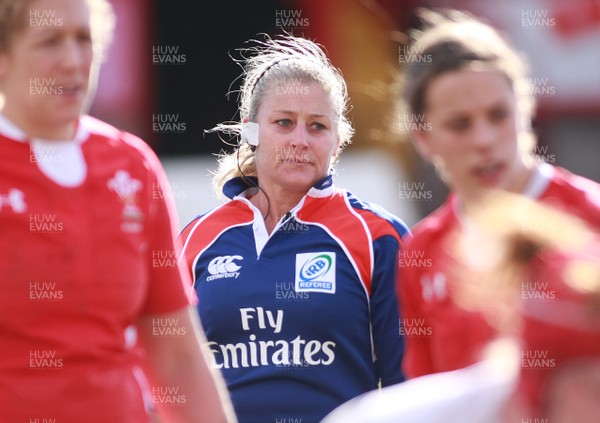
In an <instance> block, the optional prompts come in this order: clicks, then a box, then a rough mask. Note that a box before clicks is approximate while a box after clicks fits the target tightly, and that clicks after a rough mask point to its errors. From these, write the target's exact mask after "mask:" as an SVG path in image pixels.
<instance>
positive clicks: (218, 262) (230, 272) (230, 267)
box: [206, 256, 244, 282]
mask: <svg viewBox="0 0 600 423" xmlns="http://www.w3.org/2000/svg"><path fill="white" fill-rule="evenodd" d="M236 260H244V257H242V256H219V257H215V258H214V259H212V260H211V261H210V263H208V268H207V270H208V273H210V274H211V275H212V276H209V277H207V278H206V281H207V282H210V281H212V280H214V279H222V278H237V277H238V276H239V275H240V272H238V270H240V269H241V268H242V266H240V265H238V264H237V263H236Z"/></svg>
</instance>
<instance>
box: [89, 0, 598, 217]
mask: <svg viewBox="0 0 600 423" xmlns="http://www.w3.org/2000/svg"><path fill="white" fill-rule="evenodd" d="M110 1H111V3H112V4H113V6H114V8H115V12H116V14H117V28H116V34H115V41H114V42H113V44H112V47H111V50H110V52H109V57H108V60H107V62H106V63H105V64H104V66H103V68H102V70H101V74H100V81H99V89H98V93H97V95H96V99H95V102H94V104H93V106H92V110H91V114H92V115H95V116H97V117H99V118H101V119H104V120H106V121H108V122H110V123H112V124H114V125H116V126H118V127H120V128H123V129H125V130H127V131H130V132H132V133H134V134H136V135H138V136H140V137H142V138H143V139H144V140H146V141H147V142H148V143H149V144H150V145H151V146H152V147H153V148H154V150H155V151H156V152H157V153H158V154H159V157H160V159H161V161H162V163H163V165H164V166H165V169H166V170H167V174H168V177H169V180H170V183H171V190H172V193H173V197H174V199H175V201H176V204H177V208H178V213H179V218H180V223H181V225H184V224H185V223H187V222H189V221H190V220H191V219H192V218H193V217H194V216H196V215H197V214H199V213H201V212H204V211H207V210H209V209H211V208H212V207H214V206H215V205H217V204H219V203H220V200H218V199H217V197H216V196H215V194H213V192H212V190H211V186H210V177H211V174H210V172H211V171H213V170H214V169H215V168H216V157H215V154H217V153H219V152H220V151H221V150H223V149H226V148H227V145H225V144H224V143H223V142H221V141H220V140H219V137H218V136H217V135H216V134H205V133H204V130H206V129H209V128H212V127H213V126H215V125H216V124H217V123H219V122H223V121H227V120H231V119H235V118H237V115H236V111H237V94H235V93H232V94H230V95H227V93H229V92H230V91H235V90H236V89H238V88H239V80H237V81H236V78H237V77H238V76H239V74H240V71H241V69H240V68H239V67H238V66H237V65H236V64H235V63H234V62H233V61H232V59H231V57H230V55H231V56H233V57H236V58H239V54H237V53H236V49H237V48H240V47H243V46H244V45H245V44H244V43H245V41H246V40H248V39H252V38H257V37H258V36H259V34H261V33H268V34H270V35H274V34H278V33H282V32H283V31H286V32H289V33H293V34H294V35H303V36H306V37H308V38H310V39H312V40H315V41H317V42H318V43H320V44H322V45H323V46H324V47H325V49H326V51H327V53H328V55H329V57H330V59H331V61H332V62H333V64H334V65H335V66H336V67H338V68H340V69H341V71H342V73H343V75H344V77H345V79H346V81H347V83H348V88H349V92H350V98H351V103H352V106H353V107H352V110H351V113H350V117H351V120H352V122H353V125H354V127H355V128H356V135H355V137H354V140H353V144H352V146H351V147H350V148H348V149H347V150H346V151H345V152H344V153H343V154H342V158H341V161H340V163H339V165H338V169H337V171H338V176H337V178H336V184H337V185H338V186H340V187H344V188H347V189H349V190H350V191H352V192H353V193H354V194H356V195H357V196H359V197H360V198H362V199H364V200H368V201H372V202H376V203H379V204H381V205H383V206H384V207H385V208H387V209H388V210H389V211H391V212H393V213H395V214H397V215H398V216H400V217H401V218H402V219H404V220H405V221H406V222H407V223H408V224H409V225H410V226H412V225H413V224H414V223H416V222H417V221H418V220H419V219H420V218H422V217H423V216H424V215H425V214H427V213H429V212H431V211H433V210H434V209H435V208H437V207H438V206H439V205H441V203H442V202H443V201H444V199H445V196H446V191H445V189H444V187H443V185H442V184H441V182H440V181H439V180H438V179H437V177H436V176H435V174H434V172H433V169H432V168H431V166H429V165H426V164H424V163H423V162H422V161H421V160H420V159H419V158H418V157H417V156H416V154H415V152H414V150H413V148H412V146H411V145H410V142H409V141H408V140H407V139H406V138H405V135H404V134H402V132H401V131H400V123H399V122H400V120H399V116H398V111H397V110H396V108H395V106H394V99H395V97H396V92H397V88H398V87H397V86H396V85H397V84H396V83H395V81H396V77H397V75H398V74H399V72H401V70H402V60H403V55H402V46H403V45H404V43H405V42H406V37H405V36H404V35H403V34H405V33H406V32H407V30H409V29H410V28H412V27H414V26H415V25H416V24H417V21H416V19H415V9H416V8H417V7H451V8H458V9H463V10H467V11H470V12H472V13H474V14H475V15H477V16H480V17H482V18H484V19H486V20H487V21H488V22H490V23H492V24H494V25H495V26H496V27H497V28H499V29H501V30H502V31H503V32H504V33H505V34H506V36H507V37H508V38H509V39H510V40H511V41H512V43H513V45H515V46H516V47H517V48H518V49H519V50H520V51H522V52H523V53H524V54H525V55H527V56H528V58H529V64H530V68H531V82H532V85H533V87H534V92H535V94H536V96H537V99H538V108H537V114H536V118H535V122H534V128H535V131H536V133H537V135H538V147H537V148H536V151H535V152H536V153H537V154H538V155H539V157H540V159H541V160H544V161H546V162H548V163H551V164H555V165H559V166H563V167H566V168H567V169H569V170H571V171H573V172H575V173H578V174H581V175H584V176H586V177H588V178H591V179H594V180H596V181H600V0H569V1H564V0H503V1H501V2H500V1H494V2H493V1H483V0H431V1H427V0H261V1H235V0H217V1H209V2H188V1H186V2H184V1H177V0H153V1H149V0H110Z"/></svg>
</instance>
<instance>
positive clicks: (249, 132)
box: [240, 122, 258, 147]
mask: <svg viewBox="0 0 600 423" xmlns="http://www.w3.org/2000/svg"><path fill="white" fill-rule="evenodd" d="M246 143H248V144H250V145H253V146H255V147H256V146H257V145H258V123H256V122H246V123H244V125H243V126H242V134H241V136H240V145H243V144H246Z"/></svg>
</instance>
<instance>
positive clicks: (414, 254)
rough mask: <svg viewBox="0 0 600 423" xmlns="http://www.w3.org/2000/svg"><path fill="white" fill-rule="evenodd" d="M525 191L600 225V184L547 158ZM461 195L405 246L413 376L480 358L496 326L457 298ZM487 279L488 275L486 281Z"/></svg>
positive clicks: (404, 302) (406, 366) (403, 298)
mask: <svg viewBox="0 0 600 423" xmlns="http://www.w3.org/2000/svg"><path fill="white" fill-rule="evenodd" d="M523 195H526V196H528V197H531V198H534V199H538V200H539V201H541V202H543V203H544V204H548V205H551V206H553V207H556V208H557V209H560V210H562V211H563V212H566V213H569V214H572V215H575V216H577V217H579V218H581V219H583V220H584V221H585V222H587V224H588V225H590V226H591V227H592V228H593V229H594V230H596V231H598V230H600V185H599V184H597V183H596V182H593V181H590V180H588V179H585V178H583V177H581V176H577V175H574V174H572V173H570V172H568V171H567V170H565V169H562V168H558V167H552V166H550V165H547V164H542V165H540V166H538V168H537V169H536V171H535V172H534V174H533V177H532V178H531V180H530V183H529V184H528V186H527V187H526V189H525V191H524V192H523ZM458 209H459V205H458V198H457V197H456V196H455V195H450V196H449V198H448V199H447V201H446V203H445V204H444V205H443V206H442V207H440V208H439V209H438V210H436V211H435V212H434V213H432V214H431V215H429V216H427V217H426V218H425V219H423V220H422V221H421V222H419V223H418V224H417V225H416V226H415V228H414V231H413V235H414V237H413V238H412V240H411V241H410V242H409V243H408V245H407V247H406V248H405V249H404V251H402V252H401V256H400V266H401V267H402V275H403V277H402V280H401V283H400V284H399V286H398V289H397V292H398V295H399V297H400V299H399V301H400V304H401V306H400V310H401V313H402V322H403V329H402V330H403V332H404V335H405V336H406V338H405V339H406V351H405V355H404V359H403V370H404V372H405V375H406V376H407V377H409V378H414V377H417V376H422V375H426V374H430V373H437V372H443V371H450V370H456V369H460V368H463V367H466V366H468V365H471V364H473V363H475V362H477V361H478V360H479V359H480V358H481V353H482V348H484V347H485V346H486V345H487V344H488V342H489V341H490V340H492V339H493V338H494V337H495V336H496V335H497V333H496V331H495V330H494V329H493V328H492V327H491V326H490V325H489V324H488V323H487V321H486V320H485V318H484V317H483V315H482V314H481V313H479V312H474V311H467V310H465V309H463V308H462V307H460V306H458V305H457V304H456V302H455V299H454V296H455V293H454V292H453V287H454V286H456V284H455V283H454V279H455V278H457V277H460V276H461V275H460V272H461V270H460V268H459V267H458V265H457V263H456V261H455V260H454V252H453V248H454V239H453V238H454V236H455V235H456V234H457V232H458V231H460V229H461V227H460V226H461V223H460V216H459V215H458V214H457V210H458ZM482 283H485V281H482Z"/></svg>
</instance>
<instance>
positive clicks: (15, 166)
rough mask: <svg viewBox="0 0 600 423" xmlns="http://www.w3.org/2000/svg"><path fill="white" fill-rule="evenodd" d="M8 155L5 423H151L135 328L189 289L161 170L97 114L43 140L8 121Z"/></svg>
mask: <svg viewBox="0 0 600 423" xmlns="http://www.w3.org/2000/svg"><path fill="white" fill-rule="evenodd" d="M0 157H1V160H0V234H1V236H0V291H1V292H2V295H0V309H1V310H2V313H1V314H0V333H1V334H2V335H1V336H2V348H0V374H2V378H1V379H0V420H1V421H7V422H8V421H11V422H17V421H27V422H28V421H56V422H80V421H82V420H85V421H87V422H103V423H105V422H142V421H147V416H146V412H145V405H144V398H147V395H145V394H147V390H146V392H144V389H143V388H142V386H143V384H144V381H143V376H141V372H140V370H139V368H138V361H139V357H138V354H137V353H136V350H135V348H133V347H134V344H135V331H134V330H133V329H132V326H131V325H132V324H133V323H134V322H135V321H136V319H137V318H138V317H140V316H142V315H160V314H161V313H168V312H173V311H176V310H179V309H181V308H182V307H185V306H187V305H189V304H190V291H191V290H190V289H189V288H187V287H189V284H190V283H189V278H188V277H187V275H186V274H184V273H183V272H181V269H180V267H179V266H177V256H176V253H175V250H174V248H175V244H174V242H175V241H174V234H175V233H176V230H177V227H176V222H175V221H174V213H173V211H172V206H171V204H170V202H171V199H170V198H169V196H168V183H167V180H166V177H165V175H164V171H163V169H162V166H161V165H160V162H159V161H158V159H157V157H156V156H155V155H154V153H153V152H152V150H151V149H150V148H149V147H148V145H146V144H145V143H144V142H143V141H142V140H140V139H138V138H136V137H135V136H133V135H131V134H128V133H125V132H121V131H119V130H117V129H116V128H114V127H112V126H110V125H108V124H106V123H103V122H101V121H98V120H96V119H93V118H91V117H82V118H81V119H80V121H79V124H78V130H77V134H76V136H75V139H74V140H70V141H43V140H35V139H34V140H28V139H27V138H26V137H25V134H24V133H23V132H22V131H20V130H19V129H18V128H17V127H16V126H14V125H13V124H12V123H11V122H10V121H8V120H7V119H6V117H4V116H2V115H0ZM158 326H161V322H158V324H157V327H158ZM163 326H164V325H163ZM36 419H37V420H36ZM44 419H46V420H44Z"/></svg>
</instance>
